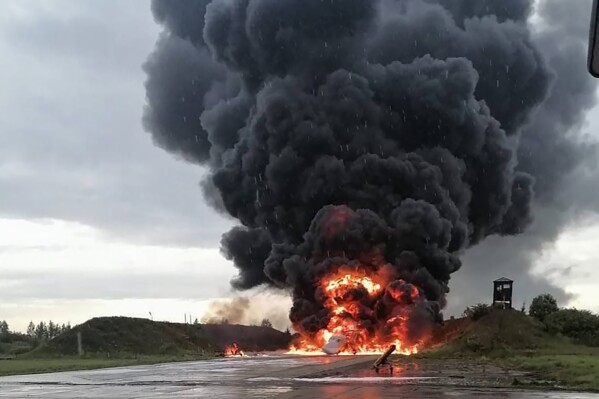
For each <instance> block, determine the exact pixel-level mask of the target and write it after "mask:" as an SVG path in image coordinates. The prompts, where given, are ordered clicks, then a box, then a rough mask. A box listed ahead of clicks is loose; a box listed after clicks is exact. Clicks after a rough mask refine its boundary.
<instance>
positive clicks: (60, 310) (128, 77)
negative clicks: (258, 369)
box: [0, 0, 599, 329]
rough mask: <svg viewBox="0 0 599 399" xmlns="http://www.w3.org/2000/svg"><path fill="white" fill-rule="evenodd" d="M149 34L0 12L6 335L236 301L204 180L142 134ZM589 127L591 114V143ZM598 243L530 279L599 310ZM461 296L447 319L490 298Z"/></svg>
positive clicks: (587, 226)
mask: <svg viewBox="0 0 599 399" xmlns="http://www.w3.org/2000/svg"><path fill="white" fill-rule="evenodd" d="M158 33H159V27H158V26H157V25H156V24H155V23H154V21H153V20H152V16H151V12H150V7H149V1H148V0H127V1H117V0H96V1H92V0H88V1H73V0H71V1H67V0H64V1H60V0H52V1H50V0H47V1H43V2H42V1H37V0H3V1H1V2H0V54H2V57H0V71H1V75H0V115H1V118H0V320H1V319H6V320H8V321H9V324H11V326H12V327H13V328H16V329H24V328H25V326H26V325H27V323H28V322H29V320H34V321H37V320H40V319H46V320H47V319H50V318H51V319H53V320H54V321H58V322H67V321H70V322H71V323H78V322H82V321H84V320H85V319H87V318H90V317H93V316H103V315H127V316H139V317H148V316H149V314H148V312H152V313H153V315H154V318H158V319H166V320H173V321H183V317H184V316H183V315H184V313H188V314H192V315H194V317H199V316H201V314H202V313H203V311H204V309H205V307H206V303H207V301H208V300H209V299H210V298H215V297H223V296H227V295H230V293H231V291H230V288H229V284H228V282H229V279H230V278H231V277H232V276H233V275H234V273H235V271H234V268H233V267H232V265H231V264H230V263H229V262H228V261H226V260H225V259H223V258H222V257H221V256H220V254H219V250H218V245H219V244H218V243H219V240H220V235H221V234H222V233H223V232H225V231H227V230H228V228H229V227H230V226H231V225H232V221H230V220H227V219H225V218H223V217H222V216H219V215H218V214H216V212H215V211H213V210H212V209H211V208H209V207H208V206H206V205H205V204H204V202H203V200H202V198H201V190H200V189H199V187H198V182H199V181H200V179H201V176H202V173H203V172H202V170H201V168H199V167H198V166H194V165H191V164H187V163H185V162H183V161H180V160H177V159H175V158H173V156H172V155H170V154H167V153H166V152H165V151H163V150H161V149H158V148H156V147H155V146H154V145H153V144H152V142H151V139H150V136H149V134H147V133H146V132H144V131H143V129H142V127H141V115H142V110H143V106H144V101H145V90H144V86H143V83H144V80H145V76H144V73H143V72H142V69H141V65H142V63H143V62H144V61H145V59H146V58H147V56H148V54H149V53H150V51H151V50H152V48H153V46H154V42H155V40H156V38H157V35H158ZM583 61H584V60H583ZM597 120H599V110H594V111H593V112H592V114H591V115H589V121H590V125H588V126H587V129H588V130H589V132H595V131H597V129H596V128H597V127H599V123H597V122H596V121H597ZM597 239H599V222H597V220H596V219H595V217H593V216H589V217H588V218H587V219H586V220H585V221H584V223H582V224H579V225H576V226H572V227H571V228H570V229H569V230H568V231H566V232H565V233H563V234H562V235H561V236H560V238H559V239H558V241H557V242H556V243H555V245H554V246H549V247H548V248H547V249H546V251H545V253H544V254H542V256H541V257H540V258H539V259H538V260H537V265H538V267H537V268H536V269H535V270H536V273H537V277H536V278H539V279H542V278H549V279H551V280H552V281H553V282H554V283H555V282H558V281H559V282H560V284H563V285H564V286H565V287H566V289H567V290H568V292H570V293H572V294H574V296H573V299H572V302H571V305H576V306H580V307H587V308H591V309H593V310H599V299H596V298H595V295H594V291H595V290H596V288H597V286H596V284H595V281H597V278H599V271H596V270H595V269H596V267H595V266H594V265H596V264H597V263H598V262H599V251H598V250H597V248H596V244H595V241H596V240H597ZM467 271H468V265H466V266H465V271H463V272H459V273H458V274H457V275H456V278H459V276H460V273H466V272H467ZM494 277H501V271H497V276H494ZM562 282H563V283H562ZM489 284H490V282H489ZM457 291H458V292H455V293H452V294H450V296H449V298H448V299H449V302H450V312H451V313H457V312H458V310H459V309H461V308H463V304H464V303H467V302H472V301H485V300H487V299H488V298H472V297H469V296H468V294H467V293H465V292H464V290H463V289H461V290H457ZM489 291H490V290H489ZM527 294H530V293H527ZM564 305H566V304H564Z"/></svg>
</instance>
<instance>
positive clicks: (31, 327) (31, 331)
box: [27, 321, 35, 338]
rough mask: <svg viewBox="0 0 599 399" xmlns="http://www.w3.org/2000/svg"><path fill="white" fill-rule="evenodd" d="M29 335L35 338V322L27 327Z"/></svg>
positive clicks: (31, 322)
mask: <svg viewBox="0 0 599 399" xmlns="http://www.w3.org/2000/svg"><path fill="white" fill-rule="evenodd" d="M27 335H29V336H30V337H31V338H33V337H34V336H35V324H33V321H30V322H29V325H28V326H27Z"/></svg>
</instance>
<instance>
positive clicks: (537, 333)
mask: <svg viewBox="0 0 599 399" xmlns="http://www.w3.org/2000/svg"><path fill="white" fill-rule="evenodd" d="M557 341H558V338H555V337H553V336H552V335H550V334H548V333H547V332H546V331H545V328H544V326H543V324H542V323H540V322H538V321H537V320H535V319H534V318H532V317H530V316H527V315H526V314H524V313H522V312H518V311H515V310H493V311H491V313H489V314H488V315H486V316H483V317H482V318H480V319H479V320H477V321H472V320H470V319H468V318H463V319H456V320H450V321H448V322H447V323H446V324H445V325H444V326H443V327H442V328H440V329H439V330H438V331H436V332H435V334H434V335H433V338H432V340H431V346H432V347H433V348H435V349H438V350H444V351H452V352H455V353H456V354H459V353H463V354H468V353H480V354H490V353H495V354H498V353H501V352H506V353H513V352H523V351H529V350H536V349H544V348H550V347H553V346H555V345H556V344H558V342H557Z"/></svg>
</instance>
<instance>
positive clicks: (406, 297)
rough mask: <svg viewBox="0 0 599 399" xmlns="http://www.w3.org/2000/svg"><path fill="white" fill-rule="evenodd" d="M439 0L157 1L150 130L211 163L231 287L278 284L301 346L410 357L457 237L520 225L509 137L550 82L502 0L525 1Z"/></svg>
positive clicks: (211, 189) (441, 295)
mask: <svg viewBox="0 0 599 399" xmlns="http://www.w3.org/2000/svg"><path fill="white" fill-rule="evenodd" d="M445 3H446V2H441V1H437V0H378V1H376V0H331V1H326V2H323V1H319V0H276V1H274V0H230V1H212V2H210V1H208V0H196V1H193V2H192V1H189V2H187V1H157V0H155V1H154V2H153V3H152V8H153V11H154V15H155V17H156V19H157V20H158V21H159V22H161V23H162V24H163V25H164V26H165V30H166V33H165V34H163V35H162V36H161V38H160V39H159V41H158V44H157V48H156V51H155V52H154V53H153V54H152V56H151V57H150V59H149V60H148V62H147V64H146V65H145V69H146V71H147V73H148V75H149V79H148V82H147V85H146V88H147V95H148V107H147V109H146V113H145V117H144V121H145V125H146V127H147V129H148V130H149V131H151V132H152V134H153V137H154V139H155V141H156V143H157V144H158V145H160V146H162V147H164V148H166V149H167V150H169V151H173V152H175V153H177V154H179V155H181V156H183V157H185V158H186V159H188V160H190V161H192V162H197V163H200V164H203V165H206V166H207V167H208V168H209V170H210V174H209V176H208V177H207V179H206V180H205V181H204V184H203V187H204V192H205V195H206V198H207V199H208V200H209V201H210V202H211V203H212V204H213V205H214V206H215V207H216V208H218V209H219V210H221V211H223V212H226V213H228V214H229V215H231V216H233V217H234V218H236V219H237V220H238V221H239V223H240V226H239V227H235V228H233V229H232V230H231V231H230V232H228V233H227V234H225V235H224V236H223V239H222V251H223V253H224V255H225V256H226V257H227V258H228V259H231V260H232V261H233V262H234V264H235V266H236V267H237V269H238V270H239V275H238V276H237V277H236V278H235V279H234V280H233V281H232V285H233V287H235V288H236V289H239V290H245V289H250V288H253V287H256V286H260V285H267V286H272V287H276V288H280V289H285V290H288V291H289V292H290V293H291V295H292V298H293V306H292V309H291V311H290V319H291V322H292V324H293V327H294V329H295V330H296V331H297V332H298V333H299V335H300V339H299V340H298V341H297V342H295V344H294V346H293V349H294V350H295V351H298V352H301V351H320V349H321V348H322V347H323V346H324V347H326V345H327V344H330V340H331V338H332V337H336V338H335V342H337V345H338V346H339V348H338V349H339V352H348V353H354V352H368V353H375V352H376V353H382V352H384V351H385V350H386V349H387V348H389V346H390V345H395V346H396V349H397V351H398V352H400V353H405V354H410V353H415V352H417V351H418V349H419V347H420V346H421V344H422V342H423V340H424V339H425V338H426V337H427V335H428V334H429V332H430V329H431V328H432V326H433V325H434V323H435V322H439V321H441V320H442V315H441V310H442V309H443V307H444V306H445V304H446V301H445V295H446V294H447V293H448V291H449V288H448V283H449V280H450V276H451V274H452V273H454V272H455V271H457V270H458V269H459V268H460V265H461V263H460V260H459V258H458V255H459V254H460V252H462V251H463V250H465V249H466V248H468V247H470V246H472V245H475V244H477V243H478V242H480V241H481V240H483V239H484V238H485V237H487V236H489V235H508V234H517V233H520V232H522V231H523V229H524V228H525V227H526V226H527V225H528V224H529V223H530V221H531V215H530V209H531V201H532V197H533V182H534V179H533V177H532V176H530V175H528V174H526V173H524V172H519V171H516V165H517V163H518V162H517V159H516V151H517V142H518V135H519V134H520V131H521V128H522V126H523V125H524V124H525V123H526V122H527V120H528V119H529V116H530V113H531V111H532V110H533V109H534V108H535V107H536V106H537V105H538V104H539V103H540V102H541V101H542V100H543V99H544V97H545V95H546V92H547V88H548V86H549V80H550V79H549V73H548V71H547V70H546V68H545V64H544V62H543V59H542V57H541V56H540V54H539V52H538V51H537V50H536V48H535V47H534V46H533V44H532V43H531V41H530V38H529V32H528V30H527V27H526V25H525V23H523V22H521V19H519V17H518V18H516V17H514V16H512V15H510V12H511V11H510V10H514V12H519V13H520V12H521V13H522V14H526V13H528V12H530V5H531V4H532V1H525V0H514V1H510V3H514V4H515V5H518V7H514V8H510V9H509V10H508V8H507V7H502V6H497V4H498V3H499V2H492V1H480V2H473V1H467V0H456V1H455V2H451V6H449V5H446V4H445ZM483 3H484V6H483V5H482V4H483ZM502 4H503V3H502ZM454 6H455V7H454ZM446 7H447V8H446ZM512 18H514V19H515V21H512V20H511V19H512ZM414 21H417V22H414ZM518 21H520V22H518ZM513 54H517V56H513ZM332 351H335V349H332Z"/></svg>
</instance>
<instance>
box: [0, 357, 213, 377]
mask: <svg viewBox="0 0 599 399" xmlns="http://www.w3.org/2000/svg"><path fill="white" fill-rule="evenodd" d="M210 358H212V357H211V356H206V355H203V356H202V355H197V356H194V355H187V356H139V357H137V358H134V357H131V358H126V357H121V358H112V359H107V358H99V357H98V358H93V357H91V358H82V359H80V358H77V357H63V358H55V359H13V360H0V376H6V375H19V374H39V373H52V372H57V371H73V370H93V369H101V368H108V367H122V366H135V365H147V364H157V363H173V362H183V361H194V360H206V359H210Z"/></svg>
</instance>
